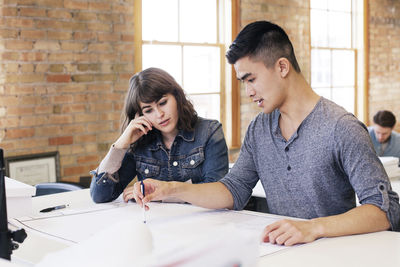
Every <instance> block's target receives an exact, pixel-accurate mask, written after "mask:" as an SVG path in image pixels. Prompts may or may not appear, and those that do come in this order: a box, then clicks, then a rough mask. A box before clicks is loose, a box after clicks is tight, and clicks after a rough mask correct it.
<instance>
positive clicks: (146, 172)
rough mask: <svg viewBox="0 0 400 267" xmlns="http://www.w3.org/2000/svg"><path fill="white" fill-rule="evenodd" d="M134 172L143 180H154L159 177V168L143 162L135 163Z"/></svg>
mask: <svg viewBox="0 0 400 267" xmlns="http://www.w3.org/2000/svg"><path fill="white" fill-rule="evenodd" d="M136 171H137V172H138V173H140V174H141V175H142V176H143V177H144V178H155V177H158V176H159V175H160V166H158V165H155V164H151V163H147V162H143V161H136Z"/></svg>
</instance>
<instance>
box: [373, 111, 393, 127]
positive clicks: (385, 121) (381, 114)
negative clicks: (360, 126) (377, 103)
mask: <svg viewBox="0 0 400 267" xmlns="http://www.w3.org/2000/svg"><path fill="white" fill-rule="evenodd" d="M374 123H375V124H378V125H379V126H381V127H389V128H393V127H394V125H395V124H396V117H395V116H394V114H393V113H392V112H390V111H389V110H380V111H378V112H377V113H376V114H375V115H374Z"/></svg>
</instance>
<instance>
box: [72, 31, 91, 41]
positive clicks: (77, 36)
mask: <svg viewBox="0 0 400 267" xmlns="http://www.w3.org/2000/svg"><path fill="white" fill-rule="evenodd" d="M73 36H74V40H86V41H89V40H95V39H96V33H94V32H74V34H73Z"/></svg>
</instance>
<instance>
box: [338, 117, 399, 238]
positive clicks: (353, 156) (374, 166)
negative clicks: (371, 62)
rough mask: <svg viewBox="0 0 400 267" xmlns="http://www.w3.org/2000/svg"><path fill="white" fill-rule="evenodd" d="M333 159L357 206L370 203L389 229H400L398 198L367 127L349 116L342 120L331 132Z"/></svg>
mask: <svg viewBox="0 0 400 267" xmlns="http://www.w3.org/2000/svg"><path fill="white" fill-rule="evenodd" d="M334 138H335V144H336V146H337V150H336V155H335V156H336V157H337V162H339V163H340V165H341V166H340V167H341V168H342V169H343V171H344V172H345V173H346V174H347V176H348V179H349V181H350V183H351V185H352V187H353V189H354V191H355V192H356V194H357V197H358V199H359V200H360V204H372V205H375V206H377V207H379V208H380V209H381V210H383V211H384V212H386V214H387V217H388V219H389V222H390V225H391V229H392V230H395V231H399V230H400V204H399V196H398V195H397V194H396V193H395V192H394V191H393V190H392V187H391V184H390V181H389V178H388V176H387V174H386V171H385V169H384V168H383V165H382V163H381V161H380V160H379V158H378V157H377V155H376V153H375V150H374V147H373V145H372V143H371V139H370V136H369V134H368V130H367V128H366V127H365V126H364V124H363V123H361V122H360V121H358V120H357V119H356V118H354V117H353V116H350V115H345V116H344V117H342V118H341V119H340V120H339V121H338V123H337V125H336V129H335V135H334Z"/></svg>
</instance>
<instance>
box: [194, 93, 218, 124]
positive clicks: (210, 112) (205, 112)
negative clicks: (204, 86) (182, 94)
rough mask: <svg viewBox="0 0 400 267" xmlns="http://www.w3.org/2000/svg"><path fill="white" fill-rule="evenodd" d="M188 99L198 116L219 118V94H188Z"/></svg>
mask: <svg viewBox="0 0 400 267" xmlns="http://www.w3.org/2000/svg"><path fill="white" fill-rule="evenodd" d="M189 99H190V100H192V103H193V105H194V109H195V110H196V111H197V114H198V115H199V116H200V117H203V118H207V119H215V120H218V121H219V120H221V117H220V103H219V101H220V97H219V95H217V94H212V95H189Z"/></svg>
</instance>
